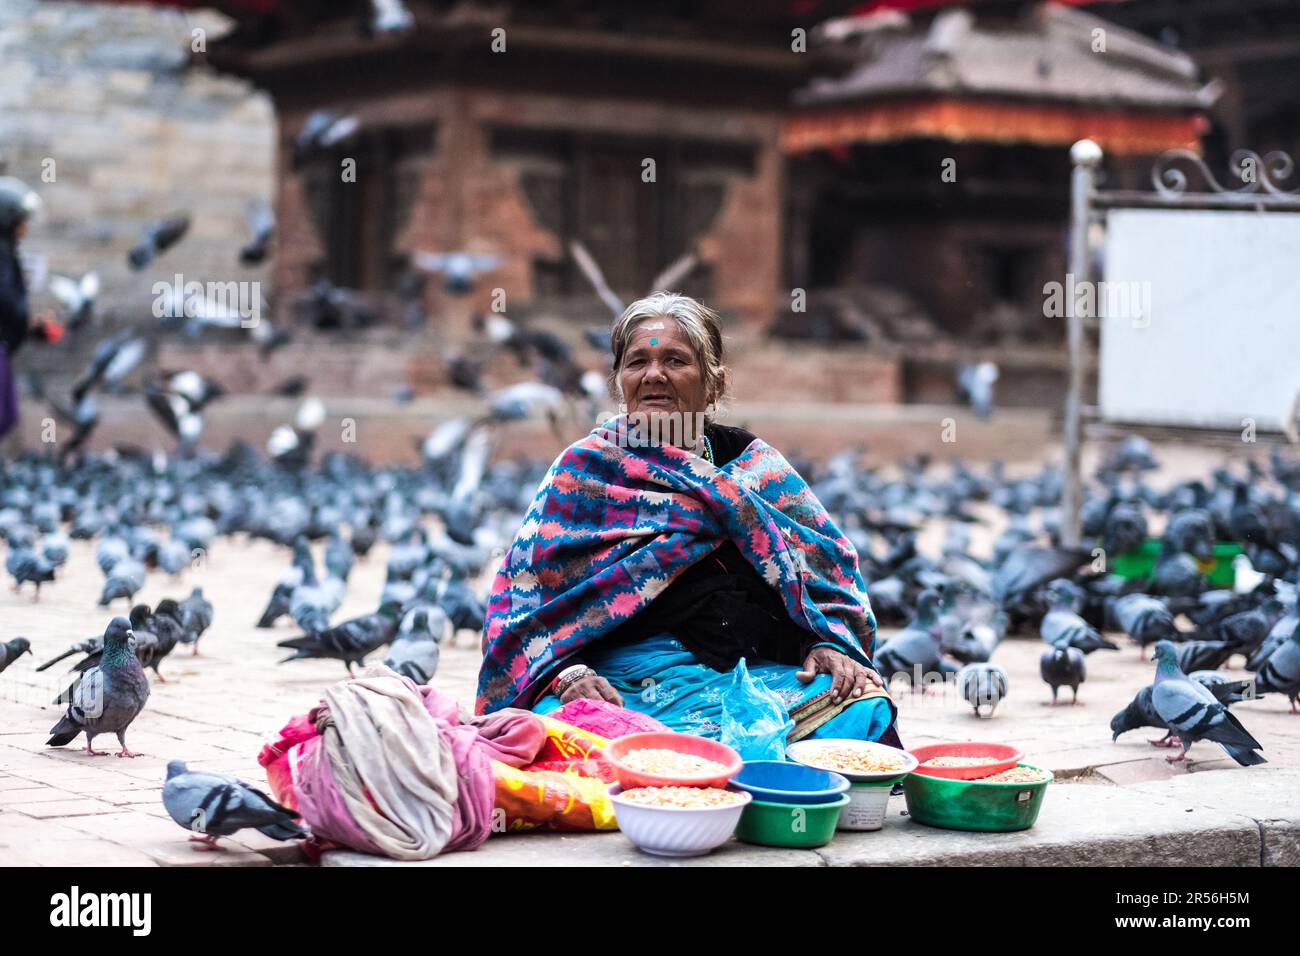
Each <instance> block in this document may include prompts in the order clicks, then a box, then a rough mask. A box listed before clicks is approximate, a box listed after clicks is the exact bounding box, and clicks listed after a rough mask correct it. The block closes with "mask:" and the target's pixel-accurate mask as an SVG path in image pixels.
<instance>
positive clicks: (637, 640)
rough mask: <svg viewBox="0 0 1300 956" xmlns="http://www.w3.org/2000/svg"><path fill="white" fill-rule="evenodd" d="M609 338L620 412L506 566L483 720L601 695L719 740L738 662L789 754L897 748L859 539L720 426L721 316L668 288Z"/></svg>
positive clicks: (563, 464)
mask: <svg viewBox="0 0 1300 956" xmlns="http://www.w3.org/2000/svg"><path fill="white" fill-rule="evenodd" d="M611 344H612V348H613V353H614V380H615V384H616V386H617V391H618V393H619V396H620V401H621V402H623V403H624V411H623V413H622V414H620V415H619V416H617V417H615V418H612V419H610V420H609V421H607V422H605V423H604V424H602V425H600V426H599V427H597V428H596V429H595V430H594V431H592V432H591V434H589V435H588V436H587V437H585V438H583V439H581V440H580V441H577V442H575V443H573V444H572V445H570V446H569V447H568V448H567V449H566V450H565V451H564V452H563V453H562V454H561V455H560V457H559V458H557V459H556V461H555V464H553V465H552V466H551V469H550V471H549V473H548V474H547V476H546V479H545V481H543V483H542V485H541V487H540V488H539V489H538V491H537V496H536V498H535V499H534V500H533V503H532V506H531V507H530V508H529V511H528V515H527V517H526V519H525V521H524V524H523V526H522V527H521V528H520V531H519V534H518V536H517V538H516V539H515V541H514V543H513V544H512V545H511V547H510V550H509V551H508V552H507V553H506V556H505V560H504V562H503V564H502V567H501V570H500V571H499V572H498V574H497V577H496V580H495V582H494V584H493V588H492V596H491V600H490V605H489V609H488V622H487V627H486V631H485V636H484V660H483V666H482V670H481V672H480V674H479V695H478V702H477V709H478V711H479V712H480V713H483V712H490V711H494V710H497V709H499V708H502V707H508V706H514V707H530V708H532V709H533V710H535V711H537V712H538V713H547V712H549V711H551V710H554V709H555V708H557V707H559V706H561V704H562V703H567V702H569V701H571V700H574V699H577V698H581V697H589V698H599V699H604V700H607V701H611V702H613V703H615V704H619V705H621V706H624V707H628V708H631V709H633V710H637V711H640V712H642V713H645V714H649V715H650V716H652V717H654V718H656V719H658V720H660V721H662V722H663V723H664V724H667V725H668V726H669V727H671V728H672V729H674V730H679V731H684V732H687V733H693V734H699V735H701V736H706V737H714V738H717V737H718V736H719V733H720V731H721V726H722V724H721V718H722V712H723V706H724V698H725V696H726V695H727V693H728V691H729V690H730V688H731V686H732V683H733V672H734V671H735V669H736V668H737V666H738V665H739V664H740V662H741V660H742V659H743V660H744V661H745V664H746V666H747V668H748V669H749V671H750V673H751V674H752V675H753V676H754V677H755V678H758V679H760V680H762V682H763V683H764V684H765V685H766V686H767V687H768V688H769V689H770V690H772V691H773V692H775V694H776V695H777V696H778V697H779V698H780V699H781V701H782V702H783V703H784V705H785V707H786V709H787V711H788V713H789V716H790V717H791V718H792V719H793V720H794V729H793V730H792V731H791V732H790V735H789V739H790V740H792V741H793V740H798V739H801V738H803V737H851V738H856V739H860V740H882V741H883V742H886V743H891V744H893V745H895V746H901V743H900V742H899V740H898V736H897V732H896V730H895V728H894V722H895V718H896V714H897V711H896V709H895V707H894V704H893V702H892V700H890V698H889V695H888V693H887V692H886V691H885V690H884V688H883V684H882V681H881V679H880V676H879V675H878V674H877V673H876V672H875V671H874V670H873V669H872V665H871V659H870V656H869V655H870V653H871V650H872V648H873V646H874V640H875V618H874V617H873V616H872V613H871V608H870V604H869V603H868V600H867V594H866V586H865V584H864V583H863V580H862V576H861V574H860V573H859V571H858V560H857V554H856V552H855V551H854V550H853V547H852V545H850V544H849V543H848V541H846V540H845V538H844V536H843V535H842V534H841V533H840V531H839V530H838V529H837V528H836V526H835V524H834V523H833V522H832V521H831V519H830V516H829V515H828V514H827V513H826V510H825V508H823V507H822V504H821V502H819V501H818V500H817V498H816V496H814V495H813V493H812V492H811V490H809V488H808V486H807V485H806V484H805V483H804V481H803V479H802V478H800V477H799V475H798V473H797V472H796V471H795V470H794V469H793V468H792V467H791V466H790V464H789V463H788V462H787V461H786V460H785V459H784V458H783V457H782V456H781V455H780V453H779V452H777V451H776V450H775V449H773V448H772V447H770V446H769V445H767V444H766V443H764V442H763V441H761V440H760V439H758V438H756V437H755V436H754V435H752V434H750V433H749V432H747V431H744V430H743V429H740V428H731V427H727V426H724V425H718V424H716V423H714V422H713V421H712V420H711V415H710V414H709V410H710V409H716V407H717V402H718V401H719V400H720V399H722V398H723V397H724V395H725V393H726V388H727V369H726V368H725V367H724V365H723V357H722V332H721V328H720V324H719V321H718V317H717V315H715V314H714V313H713V312H712V311H710V310H709V309H707V308H705V307H704V306H703V305H701V304H700V303H698V302H696V301H695V300H693V299H690V298H687V297H685V296H679V295H670V294H666V293H658V294H655V295H652V296H650V297H648V298H645V299H642V300H640V301H638V302H634V303H633V304H632V305H630V306H629V307H628V308H627V310H626V311H625V312H624V313H623V315H622V317H620V318H619V319H618V321H617V322H616V323H615V324H614V329H613V335H612V343H611Z"/></svg>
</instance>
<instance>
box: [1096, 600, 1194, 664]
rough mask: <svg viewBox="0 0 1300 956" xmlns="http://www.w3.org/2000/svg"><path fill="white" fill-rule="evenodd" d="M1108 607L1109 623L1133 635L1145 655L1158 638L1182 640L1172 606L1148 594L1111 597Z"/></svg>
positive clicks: (1107, 616) (1107, 602)
mask: <svg viewBox="0 0 1300 956" xmlns="http://www.w3.org/2000/svg"><path fill="white" fill-rule="evenodd" d="M1105 608H1106V620H1107V623H1108V625H1109V626H1111V627H1114V628H1116V629H1118V630H1121V631H1123V632H1124V633H1125V634H1127V635H1128V636H1129V637H1131V638H1133V641H1134V642H1135V643H1136V644H1137V646H1138V654H1139V655H1140V656H1143V655H1144V652H1145V649H1146V648H1147V647H1148V646H1149V645H1151V644H1154V643H1155V642H1156V641H1177V640H1181V639H1182V634H1181V633H1179V631H1178V628H1177V627H1176V626H1175V625H1174V616H1173V614H1172V613H1170V611H1169V607H1168V606H1167V605H1166V604H1165V603H1164V602H1163V601H1161V600H1159V599H1157V598H1153V597H1152V596H1151V595H1149V594H1142V593H1141V592H1137V591H1135V592H1134V593H1132V594H1125V595H1122V596H1120V597H1116V598H1108V599H1107V600H1106V602H1105Z"/></svg>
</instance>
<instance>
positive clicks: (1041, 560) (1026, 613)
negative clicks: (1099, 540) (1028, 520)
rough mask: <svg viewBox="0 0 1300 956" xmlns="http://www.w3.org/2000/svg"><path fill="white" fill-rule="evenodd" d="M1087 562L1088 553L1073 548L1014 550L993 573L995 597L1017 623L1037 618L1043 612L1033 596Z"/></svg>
mask: <svg viewBox="0 0 1300 956" xmlns="http://www.w3.org/2000/svg"><path fill="white" fill-rule="evenodd" d="M1087 560H1088V555H1087V552H1084V551H1079V550H1075V549H1073V548H1040V547H1035V546H1021V547H1017V548H1014V549H1012V551H1011V552H1010V553H1009V554H1008V555H1007V557H1006V559H1005V560H1004V561H1003V562H1002V564H1000V565H999V566H998V569H997V571H996V572H994V574H993V598H994V600H996V601H997V602H998V604H999V605H1000V606H1001V607H1002V610H1004V611H1006V612H1007V614H1008V615H1010V617H1011V621H1012V623H1013V624H1014V623H1016V622H1017V621H1019V620H1023V619H1025V618H1027V617H1036V616H1037V614H1038V613H1040V609H1039V608H1038V607H1037V606H1036V605H1035V604H1034V602H1033V600H1032V595H1033V593H1034V592H1035V591H1037V590H1038V589H1039V588H1040V587H1042V586H1043V585H1044V584H1046V583H1047V582H1048V581H1051V580H1054V579H1056V578H1060V577H1062V576H1064V575H1070V574H1073V573H1074V572H1075V571H1076V570H1077V569H1078V568H1079V566H1080V565H1082V564H1084V563H1085V562H1086V561H1087Z"/></svg>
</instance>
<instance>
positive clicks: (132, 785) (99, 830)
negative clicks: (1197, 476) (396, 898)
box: [0, 468, 1300, 866]
mask: <svg viewBox="0 0 1300 956" xmlns="http://www.w3.org/2000/svg"><path fill="white" fill-rule="evenodd" d="M1207 470H1208V468H1207ZM288 560H289V558H288V552H287V550H280V549H276V548H275V547H273V546H272V545H270V544H268V543H266V542H252V543H246V542H244V541H243V540H242V539H238V540H233V541H232V540H220V541H218V542H217V544H216V545H214V547H213V548H212V551H211V556H210V560H209V562H208V564H207V566H206V568H204V569H203V570H201V571H189V572H187V573H186V574H185V575H184V576H183V577H182V578H181V579H179V580H177V581H169V580H167V579H166V578H165V576H163V575H154V576H152V577H151V578H150V580H149V583H148V586H147V587H146V589H145V590H144V591H143V592H141V594H140V595H139V596H138V599H139V600H142V601H146V602H148V603H150V604H156V603H157V601H159V600H160V599H161V598H163V597H167V596H174V597H181V596H183V595H184V594H187V593H188V592H189V589H190V587H191V586H192V585H194V584H201V585H202V586H203V587H204V589H205V593H206V594H207V595H208V596H209V597H210V599H211V600H212V601H213V603H214V604H215V605H216V616H215V621H214V623H213V626H212V629H211V630H210V632H209V633H208V634H207V635H206V636H205V637H204V638H203V641H202V644H201V654H200V655H199V656H197V657H191V656H190V654H189V652H188V650H186V649H183V648H182V649H180V650H178V651H177V652H176V653H175V654H173V655H172V656H171V657H170V658H169V659H168V660H167V661H166V662H164V664H163V665H162V671H163V674H164V675H165V676H166V677H167V682H166V683H158V682H156V681H155V682H154V684H153V689H152V694H151V697H150V699H149V703H148V705H147V706H146V708H145V711H144V713H143V714H142V715H141V716H140V717H139V719H138V720H137V721H136V723H135V725H134V726H133V728H132V730H131V732H130V734H129V737H128V739H129V742H130V744H131V747H132V748H133V749H134V750H137V751H140V752H142V753H143V754H144V756H141V757H139V758H137V759H134V760H131V759H119V758H117V757H115V756H107V757H89V756H87V755H86V754H85V752H84V750H79V749H77V748H76V747H73V746H69V747H66V748H61V749H53V748H47V747H45V745H44V744H45V740H46V739H47V737H48V730H49V728H50V727H51V726H53V724H54V723H55V722H56V721H57V720H58V719H59V716H60V712H61V708H59V707H56V706H54V705H53V704H51V703H50V701H51V700H52V699H53V697H54V696H55V694H56V692H57V689H58V688H57V686H56V678H57V677H58V676H59V674H60V673H61V671H60V666H59V665H56V667H55V668H52V669H51V671H48V672H46V673H44V674H37V673H35V672H34V668H35V666H36V664H38V663H40V662H41V661H43V660H46V659H48V658H49V657H51V656H53V655H54V654H56V653H58V652H60V651H62V650H64V649H65V648H66V647H67V646H68V645H69V644H70V643H71V642H73V641H76V640H81V639H84V638H86V637H89V636H91V635H92V634H95V633H102V631H103V628H104V625H105V623H106V621H107V619H108V616H109V615H108V614H107V613H106V612H105V611H103V610H102V609H98V608H96V607H95V606H94V605H95V601H96V599H97V597H98V592H99V588H100V585H101V583H102V576H101V574H100V572H99V569H98V568H97V567H96V565H95V563H94V558H93V551H92V549H91V548H90V547H89V546H87V545H85V544H84V543H81V542H74V548H73V552H72V556H71V558H70V560H69V562H68V565H67V566H66V568H65V569H64V572H63V573H62V574H61V575H60V577H59V580H58V581H57V582H56V583H55V584H54V585H52V586H49V587H47V588H46V589H45V592H44V594H43V595H42V597H41V600H40V602H39V603H35V602H33V600H32V597H31V591H30V588H29V589H27V590H25V591H24V592H23V593H22V594H19V595H15V594H14V593H12V592H11V591H10V590H9V589H8V587H7V586H6V587H5V588H4V589H3V590H2V591H0V637H2V638H5V639H7V638H10V637H13V636H16V635H25V636H27V637H28V638H30V639H31V641H32V644H33V650H34V652H35V653H34V655H33V656H31V657H23V658H22V659H21V660H20V661H19V662H18V663H17V664H15V665H13V666H11V667H10V668H9V669H8V670H7V671H6V672H5V673H3V674H0V864H35V865H60V864H78V865H121V864H142V865H147V864H158V865H170V866H186V865H270V864H272V863H284V862H292V861H296V860H297V859H298V858H299V857H298V855H297V852H296V849H295V848H294V847H292V846H282V845H279V844H275V843H274V842H273V841H270V840H266V839H264V838H262V837H261V836H259V835H258V834H256V833H253V834H251V835H248V834H244V835H240V836H239V837H237V838H235V839H231V840H228V841H225V842H227V843H228V844H229V849H228V850H227V851H226V852H224V853H200V852H195V851H193V850H192V849H190V847H189V845H188V844H187V842H186V841H187V834H186V832H185V831H183V830H182V829H181V828H179V827H177V826H176V825H175V824H174V823H173V822H172V821H171V820H170V819H169V818H168V817H167V816H166V815H165V813H164V811H163V808H162V804H161V797H160V793H161V787H162V783H163V776H164V768H165V765H166V763H167V761H168V760H170V759H174V758H180V759H184V760H186V761H188V762H189V764H190V765H191V766H193V767H202V768H211V769H216V770H222V771H226V772H230V773H234V774H237V775H238V776H240V777H242V778H243V779H245V780H248V781H249V782H252V783H254V784H257V785H261V784H264V782H265V778H264V777H263V776H262V772H261V768H260V767H259V766H258V765H257V762H256V759H255V758H256V754H257V752H258V750H259V748H260V746H261V743H262V739H263V737H264V736H265V735H267V734H270V733H273V732H274V731H276V730H277V729H278V728H279V727H280V726H282V724H283V723H284V721H285V719H286V718H287V717H289V716H290V715H293V714H296V713H302V712H305V711H306V710H307V709H309V708H310V707H311V706H312V705H314V704H315V703H316V702H317V700H318V699H319V697H320V694H321V692H322V690H323V689H324V688H326V687H327V686H329V684H330V683H332V682H333V681H336V680H338V679H340V678H342V677H343V676H344V669H343V666H342V665H341V664H339V663H337V662H333V661H298V662H294V663H293V664H285V665H277V664H276V663H275V662H276V660H277V659H278V658H279V657H281V656H283V655H284V652H283V651H282V650H280V649H279V648H276V647H275V646H274V645H275V641H276V640H278V639H281V638H283V637H288V636H290V635H291V634H292V633H294V632H293V631H292V630H290V629H289V628H288V627H287V626H284V625H281V626H280V627H278V628H276V629H275V630H274V631H270V632H268V631H259V630H258V629H257V628H255V627H253V622H254V621H255V620H256V619H257V617H258V615H259V614H260V612H261V610H262V607H263V605H264V602H265V601H266V598H267V597H268V596H269V594H270V591H271V588H272V585H273V583H274V581H275V579H276V578H277V577H278V576H279V574H280V573H281V571H282V570H283V569H284V568H285V567H286V566H287V564H288ZM385 561H386V551H385V549H384V548H383V547H382V546H380V547H377V548H376V549H375V551H374V552H373V553H372V555H371V557H370V559H369V560H368V561H367V562H365V563H363V564H359V565H358V566H357V568H356V569H355V570H354V572H353V578H352V582H351V585H350V587H349V592H348V596H347V599H346V601H345V603H344V605H343V608H342V609H341V612H340V614H341V615H347V616H351V615H354V614H358V613H364V612H366V611H369V610H372V609H373V608H374V606H375V604H376V603H377V599H378V595H379V592H380V588H381V585H382V578H383V571H384V565H385ZM125 610H126V608H125V606H124V605H122V604H120V603H119V604H118V606H117V607H116V608H114V609H113V611H114V612H115V613H125ZM1041 648H1042V645H1041V644H1040V643H1039V642H1038V641H1037V640H1008V641H1007V642H1006V643H1005V644H1004V645H1003V647H1002V648H1001V649H999V651H998V654H997V658H996V659H997V661H998V662H999V663H1001V664H1002V665H1003V666H1005V667H1006V668H1007V670H1008V671H1009V673H1010V681H1011V695H1010V698H1009V699H1008V700H1007V701H1005V702H1004V703H1003V705H1002V706H1001V707H1000V708H999V710H998V712H997V715H996V716H995V717H994V718H992V719H989V720H977V719H976V718H975V717H973V716H972V715H971V713H970V710H969V708H968V707H967V705H965V704H964V703H963V702H960V701H958V700H956V699H955V696H954V695H952V694H935V695H933V696H927V697H911V696H903V697H902V698H901V700H900V706H901V710H902V719H901V727H902V733H903V738H904V741H905V742H906V743H908V744H909V745H913V744H920V743H926V742H932V741H937V740H969V739H986V740H989V739H991V740H1002V741H1008V742H1012V743H1018V744H1022V745H1023V746H1024V749H1025V751H1026V753H1027V754H1028V755H1029V757H1030V758H1032V759H1033V760H1035V761H1036V762H1038V763H1040V764H1042V765H1043V766H1046V767H1048V768H1050V769H1052V770H1054V771H1056V772H1057V773H1058V774H1059V775H1060V776H1062V777H1063V778H1075V780H1076V782H1077V783H1076V785H1083V784H1085V783H1086V784H1099V785H1103V786H1115V785H1123V786H1126V787H1129V786H1133V787H1139V786H1142V785H1145V784H1151V783H1152V782H1157V783H1158V782H1159V781H1161V780H1162V779H1164V778H1168V777H1183V776H1186V775H1187V774H1188V770H1186V769H1183V768H1178V767H1173V768H1171V767H1169V766H1167V765H1166V764H1165V761H1164V754H1165V753H1166V751H1163V750H1156V749H1154V748H1152V747H1150V746H1149V745H1147V744H1146V743H1145V742H1144V737H1143V735H1142V734H1141V733H1134V734H1131V735H1128V736H1126V737H1124V738H1121V740H1120V741H1119V742H1118V743H1114V744H1113V743H1111V741H1110V734H1109V731H1108V729H1107V724H1108V722H1109V719H1110V716H1111V715H1112V714H1113V713H1115V712H1116V711H1117V710H1118V709H1119V708H1120V707H1121V706H1123V705H1124V704H1125V703H1127V702H1128V700H1129V699H1131V697H1132V695H1133V694H1134V693H1135V692H1136V690H1137V689H1138V688H1139V687H1141V686H1142V685H1143V684H1144V683H1147V682H1149V681H1150V680H1151V677H1152V674H1153V665H1152V664H1151V663H1150V662H1141V661H1139V659H1138V655H1137V652H1136V650H1135V649H1133V648H1131V647H1129V646H1127V645H1125V647H1124V650H1122V651H1120V652H1117V653H1107V652H1098V653H1096V654H1093V655H1092V656H1091V657H1090V658H1089V661H1088V665H1089V679H1088V682H1087V683H1086V684H1085V685H1084V687H1083V688H1082V691H1081V698H1082V704H1081V706H1079V707H1068V706H1063V707H1057V708H1051V707H1048V706H1046V701H1047V700H1048V691H1047V688H1046V686H1045V685H1044V684H1043V683H1042V682H1041V681H1040V679H1039V677H1038V656H1039V653H1040V651H1041ZM478 656H479V655H478V648H477V641H476V640H473V639H471V637H470V635H469V634H467V633H466V634H462V635H461V636H460V643H459V644H458V645H457V646H454V647H450V648H445V649H444V653H443V658H442V665H441V669H440V671H439V673H438V675H437V677H436V679H435V683H436V684H437V685H438V686H439V687H440V688H442V689H444V690H446V691H449V692H451V693H453V694H455V695H456V696H457V697H458V698H459V699H460V700H461V701H462V702H463V703H469V702H470V701H471V699H472V688H473V685H474V676H475V674H476V671H477V664H478ZM381 659H382V657H377V658H376V660H381ZM67 663H71V660H70V661H68V662H67ZM1233 673H1240V672H1233ZM1067 693H1068V692H1067ZM1236 712H1237V713H1238V714H1240V716H1241V719H1242V721H1243V722H1244V723H1245V724H1246V726H1247V727H1248V728H1249V729H1250V730H1251V731H1252V732H1253V733H1254V734H1255V735H1256V736H1257V737H1258V739H1259V740H1260V741H1261V742H1262V743H1263V745H1264V753H1265V755H1266V756H1267V757H1268V759H1269V761H1270V764H1269V767H1267V768H1263V769H1265V770H1270V771H1271V770H1275V769H1279V768H1300V717H1292V716H1290V715H1289V714H1288V713H1287V704H1286V702H1285V701H1284V700H1280V699H1278V698H1276V697H1273V698H1268V699H1264V700H1260V701H1253V702H1249V703H1246V704H1242V705H1239V706H1238V707H1237V708H1236ZM83 741H84V738H83ZM97 744H98V745H99V746H100V747H102V748H105V749H113V750H115V749H116V748H115V741H112V739H111V738H100V740H99V741H97ZM1192 758H1193V759H1192V761H1191V773H1192V774H1193V775H1194V774H1196V773H1198V772H1201V771H1205V770H1225V769H1227V772H1228V775H1229V776H1231V777H1232V778H1234V779H1235V778H1236V777H1237V775H1239V774H1245V773H1255V772H1256V771H1248V770H1236V769H1228V768H1232V767H1233V765H1232V763H1231V762H1230V761H1228V760H1227V759H1226V758H1225V757H1224V756H1223V754H1222V752H1221V751H1220V750H1219V749H1218V748H1217V747H1215V746H1213V745H1211V744H1197V745H1195V746H1194V747H1193V748H1192ZM1213 776H1214V777H1219V776H1221V775H1220V774H1214V775H1213ZM1206 779H1207V780H1208V779H1209V778H1208V777H1207V778H1206ZM1256 779H1258V780H1260V781H1261V782H1262V781H1263V780H1264V777H1262V776H1261V777H1257V778H1256ZM1288 779H1290V778H1288ZM1179 786H1182V784H1180V785H1179ZM1186 786H1187V787H1189V788H1192V789H1191V790H1190V791H1187V790H1180V791H1178V792H1179V793H1188V792H1192V793H1194V792H1195V780H1194V779H1193V780H1189V781H1186ZM896 802H898V801H896ZM893 812H895V813H896V812H897V808H895V811H893ZM1178 812H1179V813H1181V812H1182V810H1181V809H1180V810H1179V811H1178ZM1038 829H1040V828H1036V830H1038ZM1248 831H1249V827H1247V828H1246V830H1245V831H1243V832H1248ZM935 832H937V831H935ZM937 838H938V837H936V839H937ZM511 839H519V838H509V837H507V838H502V841H503V843H504V842H508V841H509V840H511ZM538 839H554V841H555V842H554V846H555V847H557V848H559V847H566V846H567V847H571V846H574V845H575V841H574V840H573V839H568V840H563V841H561V840H560V839H559V838H558V837H557V838H541V837H538V838H527V839H526V840H525V841H524V842H520V843H519V844H518V846H519V850H520V853H521V854H523V855H524V856H523V857H522V858H523V859H525V861H526V858H531V856H532V855H535V854H536V852H537V849H536V848H537V846H538V844H537V843H536V840H538ZM577 842H579V843H580V842H581V841H577ZM495 843H496V841H493V846H494V853H507V854H509V853H510V852H511V851H510V849H509V847H508V846H501V847H499V848H498V847H495ZM836 845H839V841H837V844H836ZM1244 852H1245V853H1246V855H1247V856H1249V854H1250V853H1251V852H1255V853H1256V854H1257V855H1258V847H1256V849H1255V850H1250V849H1249V848H1247V849H1246V850H1245V851H1244ZM493 858H494V859H499V857H496V856H495V855H494V857H493Z"/></svg>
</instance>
